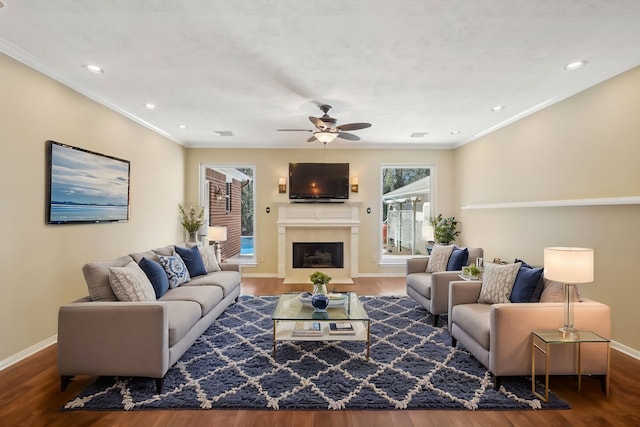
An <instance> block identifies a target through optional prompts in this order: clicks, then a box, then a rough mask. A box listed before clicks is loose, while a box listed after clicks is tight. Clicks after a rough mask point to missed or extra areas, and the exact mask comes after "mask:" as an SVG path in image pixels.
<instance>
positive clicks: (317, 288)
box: [309, 271, 331, 295]
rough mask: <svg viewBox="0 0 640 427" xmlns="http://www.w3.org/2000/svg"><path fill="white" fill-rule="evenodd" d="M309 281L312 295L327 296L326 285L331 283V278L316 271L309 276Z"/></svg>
mask: <svg viewBox="0 0 640 427" xmlns="http://www.w3.org/2000/svg"><path fill="white" fill-rule="evenodd" d="M309 280H311V283H313V294H314V295H315V294H325V295H326V294H327V285H328V284H329V282H330V281H331V277H329V276H328V275H327V274H325V273H323V272H321V271H316V272H314V273H313V274H312V275H311V276H309Z"/></svg>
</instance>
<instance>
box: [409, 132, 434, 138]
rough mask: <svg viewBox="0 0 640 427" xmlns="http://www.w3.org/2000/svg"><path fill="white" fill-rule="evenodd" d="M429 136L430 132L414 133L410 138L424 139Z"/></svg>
mask: <svg viewBox="0 0 640 427" xmlns="http://www.w3.org/2000/svg"><path fill="white" fill-rule="evenodd" d="M427 135H429V132H414V133H412V134H411V135H410V136H411V138H424V137H425V136H427Z"/></svg>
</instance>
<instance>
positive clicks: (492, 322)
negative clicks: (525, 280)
mask: <svg viewBox="0 0 640 427" xmlns="http://www.w3.org/2000/svg"><path fill="white" fill-rule="evenodd" d="M544 280H545V287H544V290H543V291H542V296H541V297H540V301H559V302H538V303H501V304H479V303H477V301H478V297H479V296H480V288H481V285H482V282H481V281H452V282H451V283H450V285H449V330H450V332H451V337H452V345H453V346H454V347H455V346H456V343H457V342H459V343H460V344H462V345H463V346H464V348H466V349H467V350H468V351H469V352H470V353H471V354H473V356H475V358H476V359H478V360H479V361H480V362H481V363H482V364H483V365H484V366H486V367H487V369H488V370H489V371H490V372H491V373H492V374H493V375H494V376H495V377H496V381H495V387H496V388H498V387H499V385H500V379H501V377H504V376H523V375H525V376H530V375H531V332H532V331H543V330H556V329H558V328H559V327H560V326H562V324H563V319H564V307H565V305H564V303H563V302H560V301H562V297H561V295H562V293H561V288H562V285H561V284H559V283H555V282H550V281H548V280H546V279H544ZM558 287H559V288H558ZM552 294H555V296H552ZM574 325H575V327H576V328H577V329H578V330H589V331H593V332H595V333H597V334H599V335H601V336H602V337H604V338H607V339H610V337H611V314H610V311H609V307H608V306H607V305H605V304H601V303H599V302H596V301H591V300H588V299H582V300H581V301H577V302H575V303H574ZM536 353H537V355H536V357H537V358H536V375H540V374H544V358H543V357H542V355H541V354H540V352H536ZM552 354H553V357H552V358H551V363H550V374H551V375H575V374H576V373H577V362H576V347H575V346H574V345H562V346H558V345H556V346H554V347H553V349H552ZM582 373H583V374H591V375H603V376H604V375H605V374H606V373H607V347H606V346H605V345H602V344H582Z"/></svg>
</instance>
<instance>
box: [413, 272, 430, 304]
mask: <svg viewBox="0 0 640 427" xmlns="http://www.w3.org/2000/svg"><path fill="white" fill-rule="evenodd" d="M432 280H433V279H432V277H431V273H412V274H407V288H411V289H413V290H415V291H416V292H418V293H419V294H420V295H422V296H424V297H425V298H426V299H431V281H432Z"/></svg>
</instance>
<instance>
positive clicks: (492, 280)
mask: <svg viewBox="0 0 640 427" xmlns="http://www.w3.org/2000/svg"><path fill="white" fill-rule="evenodd" d="M521 265H522V263H521V262H517V263H515V264H504V265H501V264H493V263H487V264H485V267H484V272H483V274H482V287H481V288H480V297H479V298H478V302H479V303H480V304H499V303H504V302H510V300H509V296H510V295H511V290H512V289H513V284H514V283H515V281H516V276H517V275H518V271H519V270H520V266H521Z"/></svg>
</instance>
